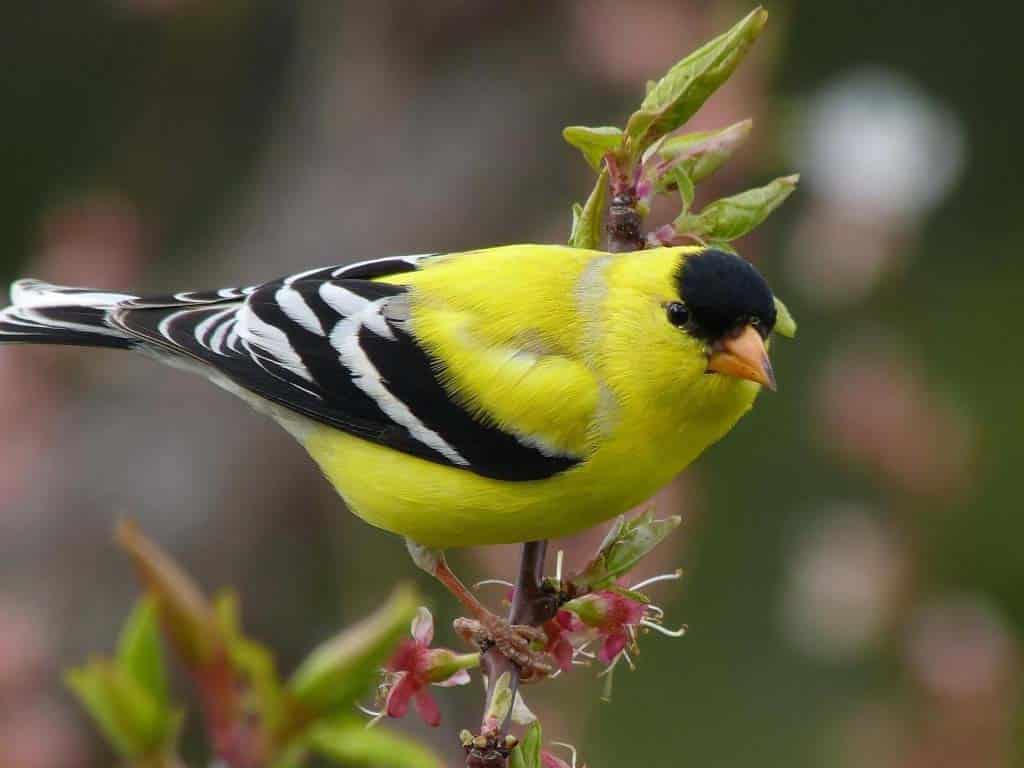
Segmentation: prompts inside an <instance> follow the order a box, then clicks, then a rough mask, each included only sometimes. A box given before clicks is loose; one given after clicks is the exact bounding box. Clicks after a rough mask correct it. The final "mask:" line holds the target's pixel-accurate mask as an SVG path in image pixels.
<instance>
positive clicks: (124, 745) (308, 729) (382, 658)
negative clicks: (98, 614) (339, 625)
mask: <svg viewBox="0 0 1024 768" xmlns="http://www.w3.org/2000/svg"><path fill="white" fill-rule="evenodd" d="M118 540H119V542H120V544H121V545H122V547H123V548H124V549H125V550H127V552H128V554H129V555H130V556H131V558H132V560H133V561H134V563H135V565H136V568H137V570H138V572H139V574H140V576H141V578H142V581H143V582H144V584H145V585H146V587H147V594H146V596H145V597H143V598H142V599H140V600H139V601H138V603H137V604H136V607H135V609H134V610H133V612H132V614H131V615H130V616H129V618H128V620H127V621H126V622H125V625H124V627H123V629H122V630H121V635H120V639H119V642H118V646H117V651H116V654H115V655H114V657H113V658H109V659H94V660H92V661H90V662H89V663H88V664H86V665H85V666H83V667H80V668H77V669H73V670H71V671H69V672H68V673H67V675H66V679H67V683H68V686H69V687H70V688H71V690H72V692H73V693H74V694H75V696H76V697H77V698H78V700H79V702H80V703H81V705H82V706H83V707H84V708H85V710H86V712H87V713H88V714H89V716H90V717H91V719H92V720H93V721H94V722H95V723H96V725H97V727H98V728H99V730H100V732H101V733H102V735H103V736H104V738H105V740H106V741H107V742H108V744H109V745H110V747H111V748H112V750H113V751H114V752H115V753H116V754H117V755H118V756H119V757H120V758H121V759H122V760H123V761H124V764H125V765H127V766H130V767H131V768H183V767H184V763H183V762H182V761H181V759H180V757H179V756H178V751H177V742H178V737H179V734H180V731H181V726H182V723H183V722H184V717H185V710H184V709H183V708H182V707H180V706H178V705H176V704H174V703H173V702H172V701H171V699H170V696H169V694H168V685H167V678H168V675H167V671H166V665H165V660H164V652H163V642H162V640H161V635H162V636H163V637H165V638H166V639H167V640H168V641H169V645H170V646H171V647H172V648H173V649H174V650H175V651H176V652H177V655H178V658H179V659H180V661H181V662H182V663H183V665H184V667H185V669H186V670H187V672H188V675H189V677H190V678H191V680H192V681H193V683H194V684H195V688H196V689H197V691H198V698H199V700H200V705H201V709H202V713H203V725H204V730H205V732H206V734H207V737H208V739H209V742H210V749H211V751H212V752H213V754H214V755H215V756H216V757H217V758H218V759H219V761H220V762H221V763H222V764H224V765H227V766H230V768H258V767H259V768H262V767H263V766H272V767H273V768H297V767H298V766H301V765H305V764H307V762H308V761H309V760H310V759H312V758H313V757H315V756H316V757H319V758H320V759H322V760H327V761H329V762H334V763H338V764H341V765H352V764H360V765H370V766H385V767H386V766H396V767H397V766H402V767H403V768H405V767H406V766H408V768H440V765H441V762H440V760H439V759H438V758H437V757H436V756H435V755H434V754H433V753H431V752H430V751H429V750H428V749H426V748H425V747H422V746H420V745H419V744H417V743H416V742H414V741H411V740H409V739H407V738H405V737H401V736H398V735H396V734H393V733H390V732H388V731H384V730H378V729H374V730H373V731H368V730H367V729H366V726H365V723H364V722H363V721H362V719H361V718H360V717H359V716H358V713H357V710H356V705H357V702H358V700H359V698H360V697H362V696H363V695H364V693H365V692H366V691H367V690H368V689H370V688H371V687H373V684H374V682H375V680H376V679H377V676H378V674H379V672H380V670H381V668H382V667H384V666H385V664H386V663H387V662H388V659H389V658H391V657H392V656H393V655H394V654H395V649H396V647H398V646H399V645H400V640H401V638H402V636H403V634H404V633H405V631H406V630H407V628H408V627H409V626H410V624H411V623H412V624H414V626H415V622H416V621H417V620H419V621H422V616H423V611H425V609H422V608H419V607H418V598H417V596H416V594H415V592H414V591H413V590H412V589H411V588H410V587H407V586H399V587H397V588H396V589H395V590H394V592H393V593H392V595H391V597H390V598H389V599H388V600H387V601H386V602H385V603H384V604H383V605H381V606H380V607H379V608H378V609H377V610H376V611H375V612H374V613H373V614H372V615H370V616H369V617H367V618H365V619H364V620H362V621H361V622H359V623H358V624H356V625H355V626H353V627H351V628H349V629H347V630H345V631H344V632H341V633H340V634H338V635H337V636H335V637H334V638H332V639H330V640H328V641H327V642H325V643H323V644H322V645H320V646H319V647H317V648H316V649H315V650H314V651H313V652H312V653H311V654H310V655H309V656H308V657H307V658H306V660H305V661H304V662H303V663H302V664H300V665H299V667H298V669H297V670H296V671H295V673H294V674H293V675H292V676H291V678H289V679H288V680H282V679H281V677H280V676H279V675H278V672H277V670H276V667H275V664H274V661H273V656H272V654H271V653H270V651H269V650H268V649H267V648H265V647H264V646H263V645H261V644H259V643H257V642H256V641H254V640H252V639H250V638H248V637H246V636H245V635H244V634H243V633H242V631H241V628H240V621H239V609H238V600H237V598H236V596H235V595H234V594H233V593H231V592H223V593H221V594H220V595H219V596H218V597H216V598H215V599H214V600H212V601H210V600H208V599H207V598H206V596H205V595H204V594H203V593H202V591H201V590H200V589H199V587H198V586H197V585H196V584H195V582H194V581H193V580H192V579H191V578H190V577H189V576H188V574H187V573H186V572H185V571H184V570H183V569H182V568H181V567H180V566H179V565H178V564H177V563H176V562H174V560H172V559H171V558H170V556H169V555H167V553H166V552H164V551H163V550H162V549H161V548H159V547H158V546H157V545H156V544H155V543H154V542H152V541H151V540H150V539H148V538H147V537H146V536H145V535H143V533H142V532H141V531H140V530H139V529H138V528H137V527H136V526H135V525H133V524H130V523H122V524H121V525H120V526H119V528H118ZM432 658H436V659H437V660H441V661H445V662H447V663H448V665H449V667H451V674H452V675H454V674H456V673H457V672H458V671H459V670H460V669H462V668H465V667H471V666H473V663H474V659H473V658H472V655H470V656H458V655H456V654H453V653H452V652H450V651H444V650H443V649H435V651H434V656H433V657H432Z"/></svg>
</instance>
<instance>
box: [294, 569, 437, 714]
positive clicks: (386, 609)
mask: <svg viewBox="0 0 1024 768" xmlns="http://www.w3.org/2000/svg"><path fill="white" fill-rule="evenodd" d="M417 606H418V598H417V596H416V592H415V591H414V590H413V589H412V588H411V587H408V586H399V587H398V588H396V589H395V591H394V592H393V593H392V595H391V597H390V599H389V600H388V602H387V603H385V604H384V605H382V606H381V607H380V608H378V609H377V611H376V612H375V613H373V614H372V615H371V616H369V617H368V618H366V619H364V620H363V621H362V622H360V623H359V624H357V625H356V626H354V627H352V628H350V629H348V630H346V631H344V632H342V633H341V634H340V635H338V636H337V637H335V638H334V639H333V640H329V641H327V642H326V643H324V644H323V645H321V646H320V647H319V648H317V649H316V650H314V651H313V652H312V653H311V654H310V655H309V656H308V657H307V658H306V660H305V661H304V662H303V663H302V664H301V665H300V666H299V668H298V670H296V672H295V674H294V675H293V676H292V678H291V680H290V681H289V682H288V685H287V690H288V692H289V693H290V694H291V696H292V697H293V699H294V701H295V703H296V704H297V705H298V709H299V711H300V713H301V715H304V716H308V715H309V714H312V715H322V714H326V713H329V712H334V711H339V710H346V711H347V710H348V709H349V708H350V707H352V706H353V705H354V704H355V701H356V699H357V698H358V697H359V696H360V695H361V694H362V693H363V692H364V691H366V689H367V688H369V687H370V684H371V682H372V681H373V680H374V678H375V677H376V676H377V674H378V673H379V671H380V668H381V667H382V666H383V665H384V663H385V662H386V661H387V659H388V657H389V656H390V655H391V652H392V651H393V650H394V649H395V646H396V645H397V644H398V641H399V640H400V639H401V638H402V636H403V635H404V634H405V633H406V632H408V631H409V624H410V622H411V621H412V618H413V616H415V615H416V608H417Z"/></svg>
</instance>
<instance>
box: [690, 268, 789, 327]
mask: <svg viewBox="0 0 1024 768" xmlns="http://www.w3.org/2000/svg"><path fill="white" fill-rule="evenodd" d="M676 280H677V282H678V284H679V296H680V298H681V299H682V300H683V304H685V305H686V308H687V310H688V311H689V313H690V326H689V327H690V332H691V333H692V334H693V335H694V336H697V337H698V338H701V339H705V340H708V341H715V340H717V339H720V338H723V337H724V336H726V335H728V334H729V333H731V332H733V331H735V330H736V329H738V328H740V327H741V326H743V325H746V324H748V323H750V322H751V321H752V320H754V319H755V318H756V322H757V324H758V328H759V329H760V330H761V333H762V334H763V335H765V336H767V334H768V333H770V332H771V330H772V328H774V327H775V297H774V296H773V295H772V291H771V289H770V288H769V287H768V283H767V282H766V281H765V279H764V278H763V277H762V276H761V273H760V272H758V271H757V270H756V269H755V268H754V267H753V265H751V264H750V262H748V261H746V260H745V259H743V258H741V257H739V256H736V255H735V254H732V253H726V252H725V251H716V250H714V249H708V250H706V251H702V252H700V253H697V254H694V255H692V256H689V257H688V258H686V259H685V260H684V261H683V264H682V266H681V267H680V271H679V274H678V276H677V278H676Z"/></svg>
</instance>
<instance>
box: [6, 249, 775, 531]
mask: <svg viewBox="0 0 1024 768" xmlns="http://www.w3.org/2000/svg"><path fill="white" fill-rule="evenodd" d="M11 300H12V306H10V307H8V308H7V309H5V310H3V311H0V342H29V343H42V344H72V345H80V346H96V347H115V348H121V349H134V350H137V351H140V352H143V353H145V354H148V355H149V356H151V357H155V358H156V359H158V360H160V361H161V362H165V363H168V364H171V365H174V366H176V367H179V368H185V369H187V370H190V371H194V372H196V373H200V374H202V375H204V376H206V377H207V378H209V379H210V380H212V381H213V382H214V383H216V384H219V385H220V386H222V387H224V388H225V389H227V390H229V391H230V392H232V393H234V394H236V395H238V396H240V397H242V398H243V399H245V400H246V401H248V402H249V403H250V404H251V405H252V406H254V407H255V408H256V409H257V410H260V411H263V412H265V413H267V414H269V415H270V416H271V417H273V418H274V419H276V420H277V421H278V422H279V423H280V424H281V425H282V426H283V427H284V428H285V429H287V430H288V431H289V432H290V433H291V434H292V435H293V436H294V437H295V438H296V439H298V441H299V442H300V443H301V444H302V445H303V446H304V447H305V448H306V450H307V451H308V452H309V453H310V455H311V456H312V457H313V459H314V460H315V461H316V462H317V463H318V464H319V465H320V467H321V468H322V470H323V472H324V474H325V475H326V476H327V478H328V479H329V480H330V482H331V483H332V484H333V485H334V487H335V488H336V489H337V490H338V492H339V493H340V494H341V496H342V497H343V498H344V500H345V502H346V503H347V505H348V506H349V507H350V509H351V510H352V511H353V512H354V513H355V514H357V515H358V516H360V517H361V518H363V519H364V520H366V521H367V522H369V523H371V524H373V525H376V526H379V527H381V528H384V529H387V530H389V531H392V532H395V533H398V534H401V535H403V536H405V537H407V538H409V539H411V540H413V541H415V542H418V543H419V544H420V545H423V546H426V547H434V548H439V549H443V548H448V547H457V546H466V545H478V544H496V543H504V542H521V541H528V540H534V539H546V538H551V537H555V536H560V535H565V534H569V533H572V532H574V531H578V530H581V529H584V528H587V527H590V526H593V525H596V524H597V523H600V522H602V521H604V520H607V519H609V518H611V517H614V516H615V515H618V514H620V513H621V512H623V511H624V510H627V509H629V508H630V507H631V506H633V505H635V504H637V503H639V502H641V501H643V500H644V499H646V498H648V497H649V496H651V495H652V494H653V493H654V492H655V491H657V490H658V489H659V488H660V487H661V486H663V485H665V484H666V483H667V482H668V481H669V480H670V479H671V478H672V477H673V476H674V475H676V474H677V473H678V472H679V471H680V470H682V469H683V468H684V467H685V466H686V465H687V464H689V463H690V462H691V461H692V460H693V459H694V458H696V457H697V456H698V455H699V454H700V453H701V452H702V451H703V450H704V449H705V448H706V447H707V446H709V445H710V444H711V443H713V442H715V441H716V440H718V439H719V438H720V437H722V436H723V435H724V434H725V433H726V432H728V431H729V429H730V428H731V427H732V426H733V425H734V424H735V423H736V422H737V420H738V419H739V418H740V417H741V416H742V415H743V414H744V413H745V412H746V411H747V410H748V409H749V408H750V407H751V405H752V404H753V402H754V399H755V398H756V396H757V394H758V391H759V390H760V388H761V386H768V387H770V388H774V385H775V380H774V376H773V373H772V368H771V365H770V363H769V361H768V356H767V353H766V344H765V341H766V339H767V338H768V336H769V334H770V333H771V331H772V329H773V326H774V325H775V320H776V309H775V304H774V300H773V296H772V292H771V291H770V289H769V288H768V285H767V283H766V282H765V280H764V278H763V277H762V276H761V275H760V274H759V273H758V271H757V270H756V269H755V268H754V267H753V266H751V265H750V264H749V263H748V262H746V261H745V260H743V259H742V258H740V257H738V256H735V255H732V254H729V253H724V252H721V251H716V250H710V249H700V248H693V247H682V248H655V249H650V250H642V251H636V252H633V253H624V254H609V253H603V252H600V251H589V250H581V249H574V248H568V247H560V246H549V245H517V246H506V247H499V248H489V249H484V250H480V251H471V252H466V253H458V254H448V255H437V254H427V255H418V256H401V257H393V258H384V259H377V260H373V261H365V262H360V263H357V264H352V265H349V266H341V267H325V268H322V269H313V270H309V271H307V272H301V273H299V274H296V275H291V276H289V277H286V278H282V279H280V280H274V281H272V282H268V283H264V284H262V285H257V286H253V287H249V288H224V289H221V290H216V291H202V292H194V293H176V294H173V295H169V296H158V297H153V298H140V297H137V296H132V295H127V294H122V293H111V292H105V291H99V290H91V289H85V288H64V287H58V286H53V285H49V284H46V283H42V282H39V281H36V280H30V279H29V280H19V281H17V282H15V283H14V284H13V286H12V288H11Z"/></svg>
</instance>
